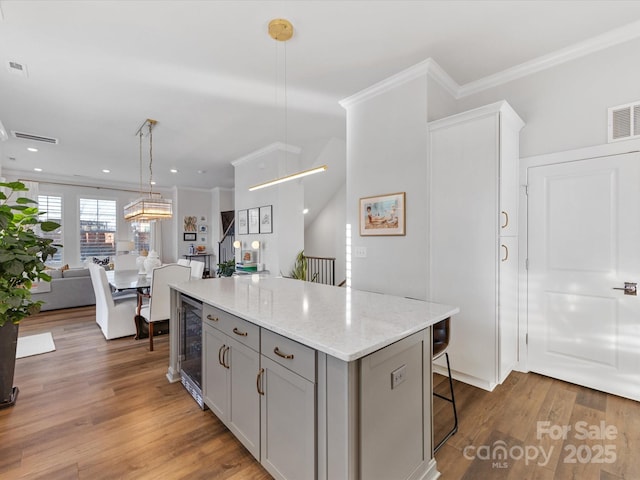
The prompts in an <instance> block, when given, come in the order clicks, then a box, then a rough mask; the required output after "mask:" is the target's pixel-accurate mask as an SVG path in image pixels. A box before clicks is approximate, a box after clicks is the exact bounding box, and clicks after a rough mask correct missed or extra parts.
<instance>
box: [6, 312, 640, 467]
mask: <svg viewBox="0 0 640 480" xmlns="http://www.w3.org/2000/svg"><path fill="white" fill-rule="evenodd" d="M94 315H95V314H94V309H93V307H85V308H76V309H69V310H59V311H54V312H45V313H42V314H39V315H37V316H34V317H31V318H28V319H26V320H24V321H23V322H22V324H21V325H20V335H21V336H26V335H32V334H36V333H42V332H47V331H50V332H52V333H53V337H54V341H55V344H56V351H55V352H51V353H47V354H44V355H38V356H34V357H27V358H23V359H19V360H17V363H16V377H15V381H14V384H15V385H16V386H18V387H19V388H20V394H19V396H18V401H17V403H16V405H15V406H14V407H12V408H8V409H5V410H0V478H2V479H3V480H4V479H7V480H8V479H11V480H13V479H47V480H55V479H63V480H67V479H91V480H93V479H233V480H239V479H251V480H254V479H258V480H259V479H270V478H271V477H270V476H269V474H268V473H267V472H266V471H265V470H264V469H263V468H262V467H261V466H260V465H259V464H258V463H257V462H256V461H255V460H254V459H253V458H252V457H251V455H250V454H249V453H248V452H247V451H246V450H245V449H244V447H242V445H241V444H240V443H239V442H238V441H237V440H236V439H235V438H234V437H233V435H232V434H231V433H230V432H229V431H228V430H227V429H226V427H224V425H222V423H221V422H219V421H218V419H217V418H216V417H215V416H214V415H213V414H212V413H211V412H210V411H208V410H207V411H204V412H203V411H201V410H200V409H199V408H198V406H197V405H196V403H195V402H194V401H193V400H192V399H191V397H189V396H188V394H187V393H186V391H185V390H184V388H183V387H182V385H180V384H179V383H176V384H169V383H168V382H167V379H166V377H165V374H166V371H167V362H168V337H167V336H160V337H157V339H156V342H155V345H156V350H155V351H154V352H149V350H148V343H147V342H146V341H135V340H133V339H132V338H124V339H118V340H110V341H105V340H104V337H103V336H102V334H101V333H100V330H99V328H98V326H97V325H96V323H95V321H94ZM451 361H452V362H455V359H453V358H452V359H451ZM444 380H445V379H444V377H440V376H438V375H436V376H435V377H434V383H435V384H436V388H437V389H438V391H446V388H445V387H446V386H447V384H446V383H444ZM454 388H455V394H456V403H457V406H458V416H459V419H460V426H459V431H458V433H457V434H456V435H454V436H453V437H452V438H451V439H450V440H449V441H448V442H447V444H445V445H444V446H443V447H442V449H441V450H440V451H439V452H438V453H437V454H436V460H437V462H438V470H440V472H442V477H441V478H442V479H443V480H461V479H464V480H476V479H477V480H485V479H507V480H511V479H513V480H516V479H517V480H521V479H531V480H551V479H554V480H564V479H580V480H592V479H593V480H596V479H597V480H614V479H634V480H637V479H640V460H639V459H638V457H637V454H638V452H640V404H639V403H638V402H634V401H631V400H626V399H623V398H619V397H615V396H612V395H607V394H604V393H600V392H596V391H593V390H589V389H585V388H581V387H578V386H575V385H571V384H567V383H564V382H561V381H558V380H553V379H550V378H547V377H543V376H540V375H535V374H521V373H513V374H512V375H511V376H509V378H508V379H507V380H506V381H505V382H504V384H503V385H500V386H499V387H497V388H496V390H495V391H494V392H492V393H489V392H485V391H483V390H479V389H477V388H474V387H471V386H469V385H466V384H462V383H459V382H455V387H454ZM434 411H435V412H436V417H437V418H436V432H435V435H436V438H438V436H439V435H442V432H443V431H444V430H445V429H446V427H447V426H448V425H447V424H448V423H449V422H450V421H452V418H453V416H452V413H451V406H450V404H448V403H447V402H444V401H442V400H439V399H437V398H434ZM538 421H541V422H543V421H548V422H550V423H549V425H548V427H549V429H550V430H551V432H552V433H555V430H556V429H557V428H560V427H563V426H565V425H568V426H571V431H569V432H568V434H567V439H566V440H562V439H559V440H552V439H551V438H550V435H549V434H545V435H542V437H541V438H537V422H538ZM577 422H586V424H585V425H586V426H591V425H596V426H598V427H599V426H600V425H601V423H600V422H604V424H603V425H605V426H607V427H609V429H611V428H613V427H615V428H616V429H617V433H616V434H615V439H612V440H607V439H586V440H581V439H580V440H579V439H576V438H575V435H576V431H575V426H576V423H577ZM552 427H554V428H552ZM500 442H504V446H505V447H506V449H507V458H506V459H505V460H492V459H488V460H485V459H484V458H486V455H487V451H488V452H489V453H488V455H489V457H490V456H491V454H492V453H495V452H498V451H499V449H498V448H496V447H498V446H500V445H502V443H500ZM608 445H611V447H607V446H608ZM541 448H542V449H544V453H545V454H548V452H550V451H551V454H550V455H549V459H548V461H546V463H545V464H544V465H538V464H537V463H536V462H540V463H544V462H545V460H543V457H542V454H541V453H540V452H541V451H540V449H541ZM572 451H573V453H575V455H573V456H572ZM520 452H528V453H529V455H530V456H531V457H533V455H534V453H536V454H537V455H538V457H537V458H536V459H532V460H526V458H520V459H518V458H517V457H518V456H519V453H520ZM599 452H600V453H601V454H602V455H600V453H599ZM607 452H608V453H607ZM612 453H614V454H615V461H612V462H611V463H595V462H596V460H597V459H600V460H605V459H608V458H610V457H611V454H612ZM599 455H600V456H599ZM634 455H635V456H634ZM545 458H546V457H545ZM571 459H574V460H575V461H576V463H567V460H571ZM586 460H590V461H586ZM501 467H503V468H501ZM330 480H341V479H330ZM363 480H369V479H363ZM385 480H394V479H385Z"/></svg>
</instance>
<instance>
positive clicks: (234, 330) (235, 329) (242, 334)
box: [233, 327, 249, 337]
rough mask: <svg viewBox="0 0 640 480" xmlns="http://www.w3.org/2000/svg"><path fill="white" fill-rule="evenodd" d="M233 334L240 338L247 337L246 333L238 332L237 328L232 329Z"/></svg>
mask: <svg viewBox="0 0 640 480" xmlns="http://www.w3.org/2000/svg"><path fill="white" fill-rule="evenodd" d="M233 333H235V334H236V335H240V336H241V337H246V336H247V335H249V333H248V332H241V331H240V330H238V327H233Z"/></svg>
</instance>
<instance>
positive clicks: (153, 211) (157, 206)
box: [124, 118, 173, 222]
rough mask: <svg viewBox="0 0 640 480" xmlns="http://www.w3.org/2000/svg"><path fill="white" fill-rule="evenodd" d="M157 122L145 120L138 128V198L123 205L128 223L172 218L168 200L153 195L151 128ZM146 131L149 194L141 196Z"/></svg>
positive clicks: (170, 205) (156, 194)
mask: <svg viewBox="0 0 640 480" xmlns="http://www.w3.org/2000/svg"><path fill="white" fill-rule="evenodd" d="M157 123H158V122H157V121H156V120H152V119H150V118H147V119H146V120H145V121H144V123H143V124H142V125H141V126H140V128H139V129H138V131H137V132H136V135H138V137H139V139H140V195H141V196H140V198H138V199H137V200H134V201H133V202H131V203H129V204H128V205H125V207H124V219H125V220H127V221H129V222H148V221H150V220H168V219H170V218H171V217H172V216H173V210H172V203H171V200H170V199H165V198H162V196H161V195H160V194H159V193H153V127H155V125H156V124H157ZM145 127H146V129H148V137H149V194H148V195H147V196H146V197H144V196H142V137H143V135H144V131H145Z"/></svg>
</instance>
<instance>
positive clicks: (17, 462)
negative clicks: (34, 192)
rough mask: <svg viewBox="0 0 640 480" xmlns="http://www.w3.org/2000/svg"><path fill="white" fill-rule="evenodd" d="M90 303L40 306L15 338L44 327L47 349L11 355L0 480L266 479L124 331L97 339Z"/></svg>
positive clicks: (158, 358)
mask: <svg viewBox="0 0 640 480" xmlns="http://www.w3.org/2000/svg"><path fill="white" fill-rule="evenodd" d="M94 319H95V310H94V308H93V307H85V308H76V309H69V310H59V311H55V312H45V313H41V314H39V315H37V316H34V317H31V318H28V319H26V320H24V321H23V322H22V323H21V324H20V335H21V336H26V335H32V334H35V333H41V332H47V331H50V332H52V333H53V338H54V342H55V344H56V351H55V352H51V353H47V354H44V355H38V356H33V357H27V358H23V359H19V360H17V362H16V374H15V380H14V385H16V386H17V387H18V388H19V389H20V393H19V395H18V401H17V403H16V405H15V406H14V407H11V408H8V409H4V410H0V478H2V479H47V480H53V479H64V480H67V479H76V478H78V479H92V480H93V479H154V480H156V479H180V478H184V479H236V480H237V479H270V478H271V476H270V475H269V474H268V473H267V472H266V471H265V470H264V469H263V468H262V467H261V466H260V465H259V464H258V463H257V462H255V461H254V459H253V457H251V455H250V454H249V453H248V452H247V451H246V450H245V449H244V447H242V445H241V444H240V443H239V442H238V441H237V440H236V439H235V437H234V436H233V435H232V434H231V433H230V432H229V431H228V430H227V429H226V427H225V426H224V425H223V424H222V423H221V422H220V421H218V419H217V418H216V417H215V416H214V415H213V414H212V413H211V412H210V411H208V410H207V411H204V412H203V411H202V410H200V408H199V407H198V405H197V404H196V403H195V402H194V401H193V399H191V397H189V396H188V394H187V393H186V391H185V389H184V388H183V387H182V385H181V384H180V383H175V384H170V383H168V382H167V378H166V377H165V374H166V372H167V365H168V358H169V349H168V346H169V342H168V340H169V338H168V336H166V335H165V336H159V337H157V338H156V339H154V340H155V342H154V343H155V351H153V352H149V345H148V342H147V341H145V340H140V341H136V340H133V338H132V337H129V338H124V339H117V340H109V341H106V340H104V337H103V336H102V333H101V332H100V329H99V328H98V326H97V325H96V323H95V320H94Z"/></svg>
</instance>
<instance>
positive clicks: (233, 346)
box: [203, 306, 260, 459]
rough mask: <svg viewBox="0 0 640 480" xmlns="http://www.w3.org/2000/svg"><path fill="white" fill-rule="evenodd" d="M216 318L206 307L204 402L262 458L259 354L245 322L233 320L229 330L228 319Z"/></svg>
mask: <svg viewBox="0 0 640 480" xmlns="http://www.w3.org/2000/svg"><path fill="white" fill-rule="evenodd" d="M207 310H209V312H208V315H207ZM215 318H217V320H212V319H211V308H210V307H208V306H206V307H205V320H204V322H203V337H204V338H203V343H204V356H205V361H204V365H203V370H204V372H203V377H204V386H203V387H204V388H203V396H204V401H205V404H206V405H207V406H208V407H209V408H210V409H211V410H212V411H213V412H214V413H215V415H216V416H217V417H218V418H219V419H220V420H221V421H222V422H223V423H224V424H225V425H226V426H227V427H228V428H229V430H231V432H233V434H234V435H235V436H236V438H238V440H240V441H241V442H242V444H243V445H244V446H245V447H246V448H247V450H249V452H251V454H252V455H253V456H254V457H256V458H258V459H259V458H260V398H259V396H258V394H257V391H256V375H257V374H258V371H259V369H260V354H259V353H258V352H257V351H256V350H254V349H252V348H250V347H249V346H247V344H249V345H251V344H253V343H252V339H251V338H250V337H249V335H248V333H247V331H248V329H243V328H242V327H243V325H242V322H244V320H241V319H232V320H233V321H236V320H237V321H238V322H237V323H236V325H231V326H230V327H229V325H228V324H229V323H231V321H229V319H225V318H220V316H216V317H215ZM225 320H227V321H226V322H225ZM225 324H226V326H227V327H228V328H229V331H230V332H232V334H233V335H237V336H239V337H242V339H243V340H244V341H245V343H242V342H240V341H238V340H236V339H235V338H232V337H230V336H229V335H227V334H226V333H223V331H222V329H221V328H220V327H221V326H223V325H225ZM214 325H215V326H214ZM234 329H235V331H234ZM235 332H238V333H235ZM256 333H257V331H254V332H253V336H254V337H255V338H256V343H255V344H256V345H258V343H257V341H258V340H257V339H258V336H259V335H256ZM245 334H246V335H245Z"/></svg>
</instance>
